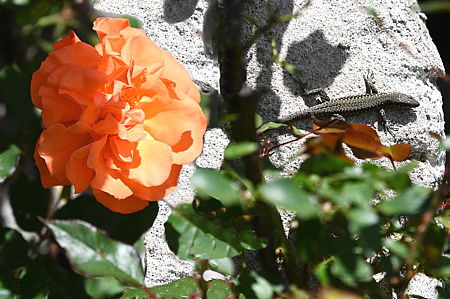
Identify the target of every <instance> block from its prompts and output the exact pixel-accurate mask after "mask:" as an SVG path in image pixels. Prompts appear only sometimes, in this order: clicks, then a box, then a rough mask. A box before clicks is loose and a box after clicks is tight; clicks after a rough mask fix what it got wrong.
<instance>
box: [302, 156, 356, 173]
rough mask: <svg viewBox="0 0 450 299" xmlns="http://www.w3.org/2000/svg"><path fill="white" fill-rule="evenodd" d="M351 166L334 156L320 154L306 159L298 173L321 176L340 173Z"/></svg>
mask: <svg viewBox="0 0 450 299" xmlns="http://www.w3.org/2000/svg"><path fill="white" fill-rule="evenodd" d="M351 166H353V165H352V164H351V163H350V162H348V161H345V160H343V159H341V158H339V157H337V156H335V155H331V154H320V155H314V156H311V157H310V158H308V159H306V160H305V161H304V162H303V163H302V164H301V165H300V169H299V172H301V173H304V174H318V175H322V176H326V175H331V174H335V173H340V172H342V171H343V170H344V169H345V168H347V167H351Z"/></svg>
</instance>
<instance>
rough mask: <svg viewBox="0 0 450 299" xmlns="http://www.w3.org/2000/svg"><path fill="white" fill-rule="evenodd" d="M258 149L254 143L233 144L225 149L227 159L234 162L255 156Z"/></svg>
mask: <svg viewBox="0 0 450 299" xmlns="http://www.w3.org/2000/svg"><path fill="white" fill-rule="evenodd" d="M257 149H258V146H257V145H256V143H254V142H250V141H245V142H239V143H231V144H229V145H228V146H227V148H226V149H225V153H224V155H225V159H227V160H233V159H238V158H241V157H244V156H248V155H250V154H253V153H254V152H256V150H257Z"/></svg>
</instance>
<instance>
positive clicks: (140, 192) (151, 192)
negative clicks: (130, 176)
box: [127, 164, 181, 201]
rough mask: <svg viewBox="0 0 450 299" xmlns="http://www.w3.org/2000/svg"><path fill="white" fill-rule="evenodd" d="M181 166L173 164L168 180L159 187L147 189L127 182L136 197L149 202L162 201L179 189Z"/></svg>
mask: <svg viewBox="0 0 450 299" xmlns="http://www.w3.org/2000/svg"><path fill="white" fill-rule="evenodd" d="M180 171H181V165H177V164H173V165H172V168H171V170H170V174H169V177H168V178H167V180H166V181H165V182H164V183H162V184H161V185H159V186H154V187H145V186H143V185H141V184H138V183H136V182H127V183H128V184H129V185H130V186H131V188H132V189H133V193H134V196H136V197H138V198H140V199H143V200H148V201H155V200H160V199H162V198H163V197H165V196H167V195H169V194H170V193H172V192H173V191H175V189H176V188H177V183H178V177H179V175H180Z"/></svg>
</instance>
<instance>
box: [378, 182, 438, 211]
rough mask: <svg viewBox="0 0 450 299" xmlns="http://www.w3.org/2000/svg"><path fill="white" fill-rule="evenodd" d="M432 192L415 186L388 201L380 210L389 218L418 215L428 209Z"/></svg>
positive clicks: (379, 207) (381, 204) (383, 203)
mask: <svg viewBox="0 0 450 299" xmlns="http://www.w3.org/2000/svg"><path fill="white" fill-rule="evenodd" d="M430 193H431V190H430V189H428V188H425V187H422V186H418V185H414V186H412V187H411V188H408V189H406V190H405V191H404V192H401V193H400V194H398V195H397V196H395V197H394V198H392V199H387V200H384V201H383V202H381V203H380V204H379V205H378V209H379V210H380V211H381V212H382V213H384V214H385V215H387V216H394V215H405V216H406V215H417V214H420V213H421V212H422V211H424V209H425V208H426V207H427V199H428V197H429V195H430Z"/></svg>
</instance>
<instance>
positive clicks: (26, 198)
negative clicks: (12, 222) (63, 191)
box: [9, 172, 50, 232]
mask: <svg viewBox="0 0 450 299" xmlns="http://www.w3.org/2000/svg"><path fill="white" fill-rule="evenodd" d="M9 196H10V202H11V207H12V209H13V212H14V217H15V219H16V222H17V224H18V225H19V226H20V228H21V229H23V230H27V231H35V232H39V231H40V230H41V229H42V226H43V224H42V222H40V221H39V220H38V218H37V217H38V216H40V217H45V215H46V213H47V209H48V205H49V199H50V190H48V189H44V188H43V187H42V184H41V182H40V181H38V180H32V179H30V178H29V177H28V176H27V175H25V174H24V173H23V172H22V173H21V174H20V175H19V176H18V177H17V178H16V179H14V180H12V184H11V187H10V195H9Z"/></svg>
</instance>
